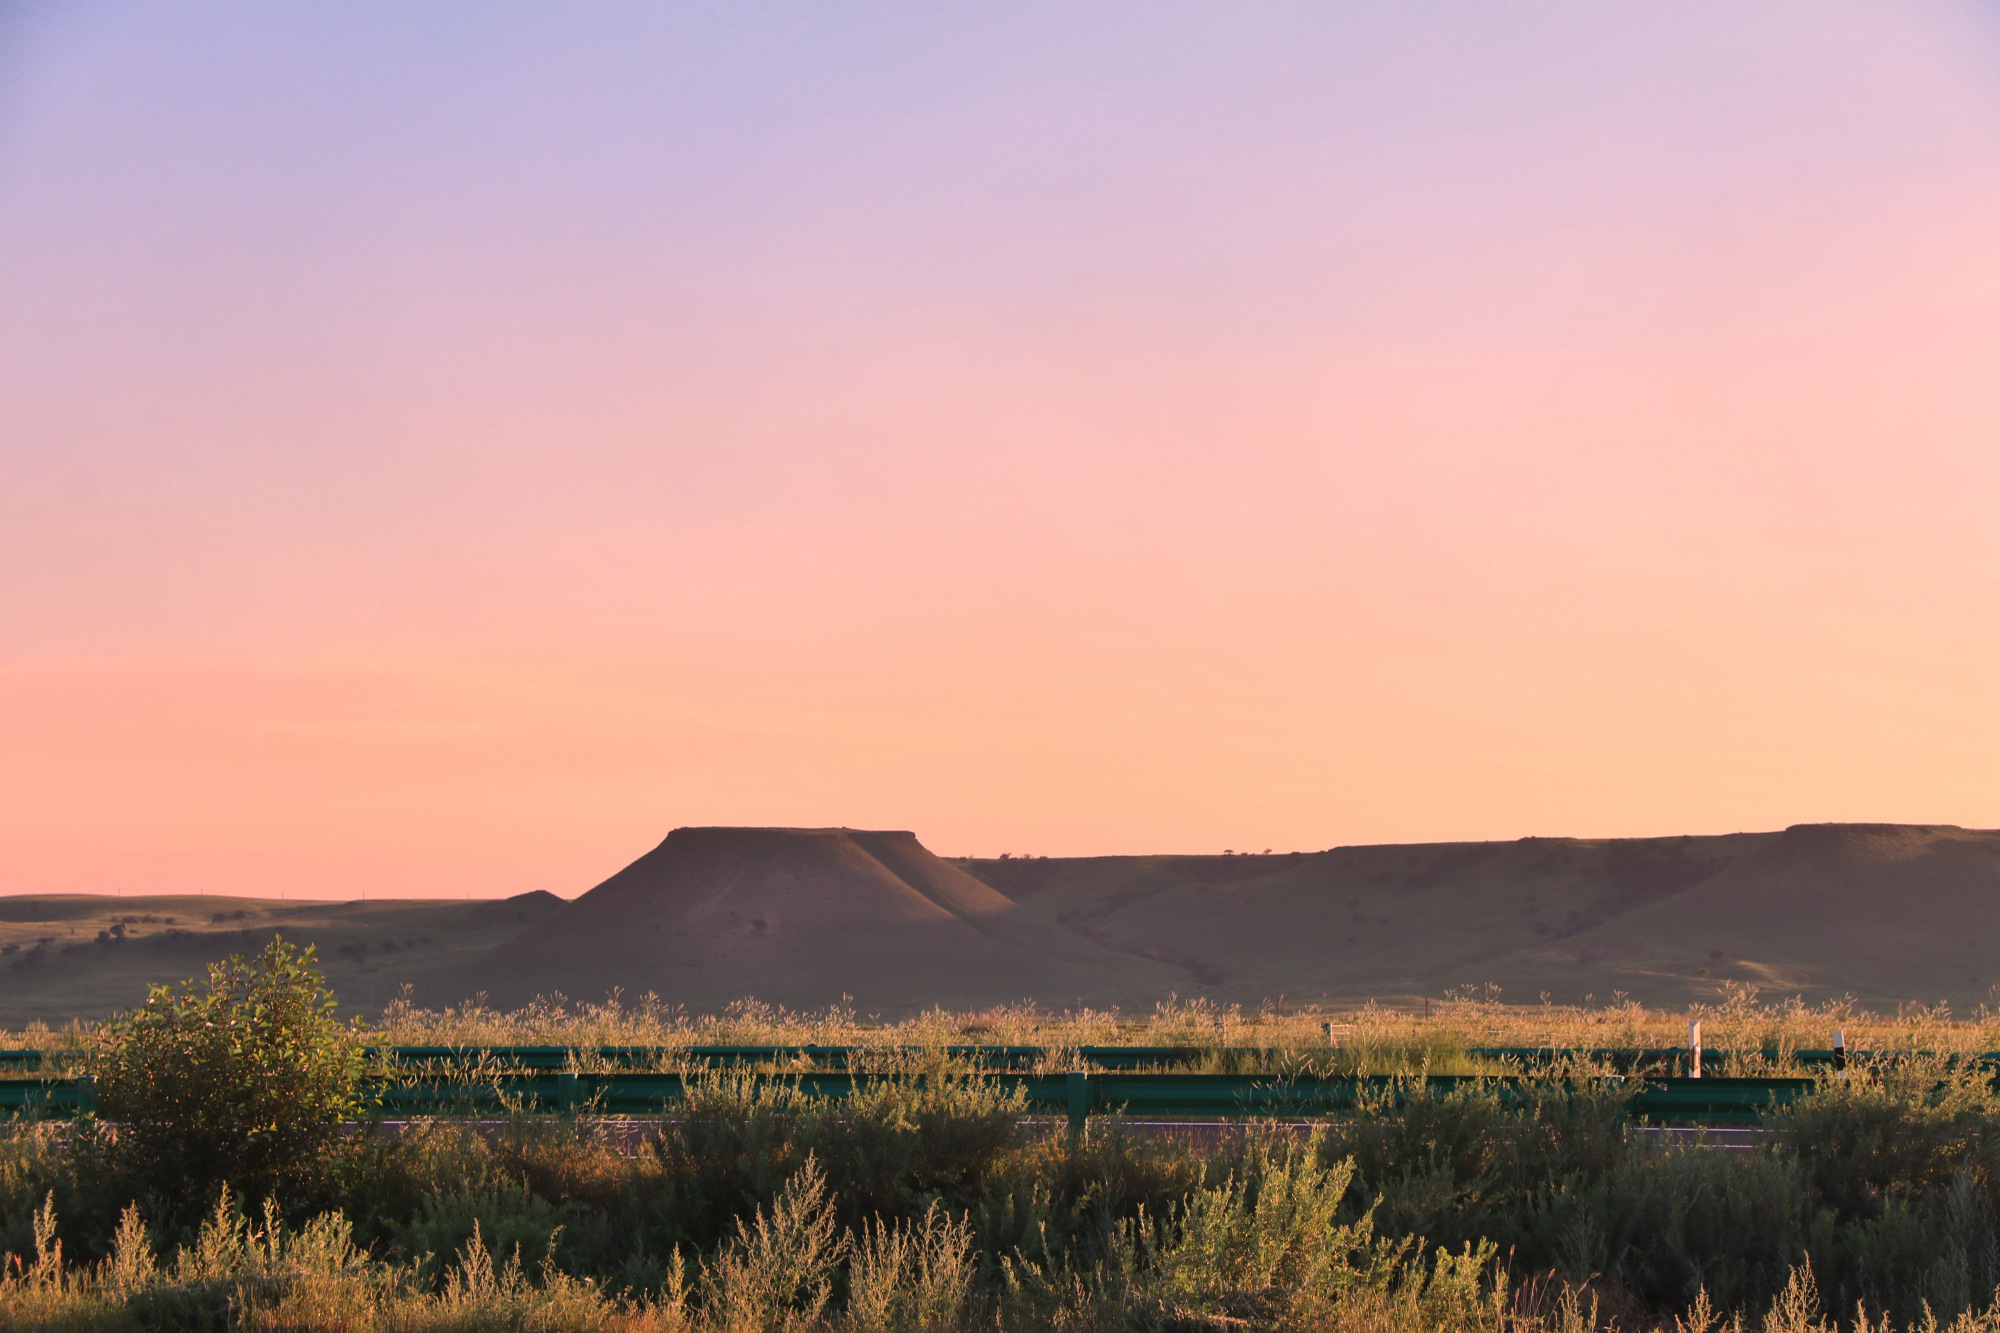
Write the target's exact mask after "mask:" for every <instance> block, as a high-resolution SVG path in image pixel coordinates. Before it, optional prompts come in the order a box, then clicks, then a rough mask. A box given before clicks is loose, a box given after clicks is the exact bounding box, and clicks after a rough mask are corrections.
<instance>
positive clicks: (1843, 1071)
mask: <svg viewBox="0 0 2000 1333" xmlns="http://www.w3.org/2000/svg"><path fill="white" fill-rule="evenodd" d="M1833 1074H1834V1077H1835V1078H1838V1079H1840V1080H1841V1081H1842V1082H1845V1081H1846V1079H1847V1034H1846V1033H1845V1032H1842V1031H1841V1030H1840V1029H1839V1028H1835V1029H1834V1030H1833Z"/></svg>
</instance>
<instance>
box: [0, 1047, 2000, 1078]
mask: <svg viewBox="0 0 2000 1333" xmlns="http://www.w3.org/2000/svg"><path fill="white" fill-rule="evenodd" d="M1329 1049H1337V1048H1328V1047H1321V1046H1297V1047H1275V1046H1270V1047H1266V1046H1227V1047H1215V1046H1081V1047H1049V1046H945V1047H942V1048H940V1047H917V1046H581V1047H579V1046H371V1047H368V1048H366V1054H367V1055H368V1057H369V1058H370V1059H372V1060H378V1061H380V1062H381V1063H383V1064H387V1065H392V1066H397V1067H415V1068H424V1069H433V1070H446V1069H470V1068H475V1067H488V1068H497V1069H520V1070H549V1071H562V1070H566V1069H571V1068H574V1067H575V1066H576V1065H578V1064H582V1063H595V1064H603V1065H609V1066H613V1067H617V1068H633V1067H636V1066H644V1065H659V1064H678V1063H685V1064H687V1065H689V1066H691V1067H698V1068H705V1069H737V1068H756V1067H759V1066H773V1067H782V1066H787V1065H800V1066H807V1065H809V1066H811V1067H813V1068H816V1069H826V1070H844V1069H847V1068H849V1067H850V1066H851V1065H852V1064H854V1063H855V1062H856V1060H857V1058H859V1059H862V1060H866V1059H867V1058H869V1057H882V1056H893V1055H905V1056H908V1055H921V1054H927V1053H936V1052H939V1051H941V1052H942V1053H943V1054H944V1055H946V1056H947V1057H949V1058H951V1059H953V1060H955V1061H959V1062H960V1063H963V1064H967V1065H972V1066H976V1067H978V1068H981V1069H991V1070H1009V1069H1011V1070H1022V1071H1026V1070H1031V1069H1033V1068H1034V1067H1035V1066H1036V1065H1038V1064H1041V1063H1043V1062H1045V1061H1047V1060H1048V1059H1049V1058H1050V1057H1052V1056H1054V1057H1060V1058H1069V1059H1076V1060H1078V1061H1080V1062H1081V1063H1082V1064H1083V1066H1084V1067H1085V1069H1087V1070H1093V1071H1098V1070H1102V1071H1141V1070H1158V1069H1161V1068H1162V1067H1165V1066H1173V1065H1186V1064H1193V1063H1196V1062H1198V1061H1202V1060H1205V1059H1207V1058H1209V1057H1210V1056H1215V1055H1221V1056H1225V1057H1231V1058H1260V1057H1261V1058H1266V1059H1278V1058H1281V1057H1285V1056H1311V1055H1316V1054H1319V1053H1322V1052H1324V1051H1326V1050H1329ZM83 1054H84V1053H83V1052H81V1051H43V1050H0V1072H4V1073H16V1074H27V1073H36V1072H39V1071H41V1070H43V1069H45V1068H50V1067H55V1066H58V1065H60V1064H62V1063H63V1062H64V1061H66V1060H78V1059H81V1058H82V1056H83ZM1465 1054H1466V1055H1467V1056H1469V1057H1470V1058H1472V1059H1475V1060H1485V1061H1490V1062H1493V1063H1497V1064H1516V1065H1519V1066H1521V1067H1522V1068H1524V1069H1534V1068H1545V1067H1547V1066H1550V1065H1554V1064H1559V1063H1562V1062H1564V1061H1569V1060H1576V1061H1585V1062H1589V1063H1592V1064H1596V1065H1598V1066H1599V1067H1602V1068H1607V1069H1612V1070H1616V1071H1619V1072H1621V1073H1632V1072H1636V1071H1641V1070H1658V1071H1661V1072H1666V1071H1669V1070H1674V1069H1679V1068H1682V1067H1684V1066H1685V1064H1686V1062H1687V1058H1688V1052H1687V1051H1686V1050H1685V1049H1684V1048H1681V1047H1672V1046H1668V1047H1657V1048H1629V1047H1627V1048H1611V1047H1605V1048H1597V1049H1578V1048H1570V1047H1559V1046H1475V1047H1471V1048H1469V1049H1467V1050H1466V1052H1465ZM1844 1054H1845V1056H1846V1058H1847V1059H1848V1060H1851V1061H1854V1062H1856V1063H1864V1062H1878V1063H1879V1062H1891V1061H1899V1060H1906V1059H1910V1058H1913V1057H1916V1058H1932V1059H1935V1058H1944V1059H1948V1060H1951V1061H1953V1062H1963V1063H1973V1064H1984V1065H1992V1066H1995V1067H1996V1068H2000V1051H1986V1052H1982V1053H1980V1054H1977V1055H1965V1056H1942V1057H1940V1056H1936V1055H1932V1054H1930V1053H1926V1052H1914V1053H1913V1052H1907V1051H1846V1052H1844ZM1781 1060H1790V1061H1795V1062H1797V1063H1798V1064H1801V1065H1805V1066H1808V1067H1814V1068H1818V1067H1829V1068H1830V1067H1834V1066H1835V1064H1836V1055H1835V1052H1834V1051H1832V1050H1790V1051H1780V1050H1778V1049H1776V1048H1767V1049H1764V1050H1758V1051H1729V1050H1707V1051H1704V1052H1703V1053H1702V1061H1703V1065H1704V1072H1707V1071H1708V1070H1711V1069H1712V1070H1714V1071H1716V1072H1718V1073H1719V1072H1721V1071H1723V1070H1725V1069H1728V1068H1731V1067H1736V1066H1741V1065H1746V1064H1750V1063H1752V1062H1753V1061H1754V1062H1755V1063H1758V1064H1765V1065H1768V1064H1774V1063H1777V1062H1779V1061H1781Z"/></svg>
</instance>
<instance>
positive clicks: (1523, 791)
mask: <svg viewBox="0 0 2000 1333" xmlns="http://www.w3.org/2000/svg"><path fill="white" fill-rule="evenodd" d="M957 8H958V9H960V10H964V7H957ZM1329 8H1330V7H1327V6H1322V5H1297V6H1284V5H1270V6H1254V7H1235V6H1231V7H1185V8H1182V7H1174V6H1158V5H1145V6H1130V7H1116V6H1099V7H1087V8H1084V9H1078V8H1076V7H1072V6H1057V5H1049V6H1042V7H1035V6H1026V7H1011V6H1010V7H1006V9H1005V11H1004V12H1003V11H1000V10H995V11H991V12H990V13H985V12H972V11H969V10H967V11H965V12H952V13H939V12H937V11H935V10H934V9H932V8H930V7H917V6H911V7H892V6H854V7H845V6H843V7H837V8H835V9H828V10H812V9H808V8H797V9H786V10H759V11H754V12H753V11H748V10H742V9H740V8H738V7H733V6H718V7H714V8H708V9H696V8H693V7H688V8H684V9H679V10H676V11H675V12H674V15H673V16H672V17H665V18H663V17H659V16H657V15H652V16H648V15H647V13H646V12H645V11H641V10H632V11H619V10H613V9H594V10H591V11H589V14H588V16H587V17H583V18H578V17H577V16H575V15H573V14H565V15H561V16H558V15H557V14H556V13H555V12H554V11H545V10H539V9H521V10H517V11H513V12H511V13H499V12H497V11H494V10H491V9H489V8H488V7H484V6H467V7H464V8H461V9H454V8H449V7H437V8H433V9H431V10H429V11H427V12H426V16H424V17H412V16H411V14H410V13H409V12H407V7H390V6H384V7H377V8H372V9H371V8H366V7H359V8H349V7H341V8H340V9H339V10H338V11H332V10H324V9H315V8H310V7H297V8H284V7H276V6H264V7H255V8H234V9H220V8H219V9H214V10H202V9H198V8H194V9H191V8H189V7H185V6H160V7H137V8H132V7H123V6H107V7H101V8H97V9H94V10H91V11H88V12H83V11H77V10H72V9H71V8H69V7H64V6H52V7H49V8H47V9H36V8H33V7H29V8H26V9H21V10H14V11H4V12H0V893H24V892H43V891H86V892H113V891H121V892H125V893H138V892H163V891H175V892H179V891H192V890H197V889H199V890H203V891H207V892H211V893H224V892H231V893H248V894H276V893H278V892H280V891H283V892H287V893H291V894H297V895H314V896H329V897H352V896H356V895H358V894H359V893H361V892H364V891H365V892H367V893H369V894H371V895H373V894H448V895H459V894H473V895H485V894H503V893H515V892H521V891H524V890H527V889H536V888H542V889H549V890H552V891H554V892H557V893H561V894H565V895H572V894H575V893H577V892H580V891H582V890H583V889H585V888H587V887H589V886H590V885H591V884H592V883H594V882H596V881H597V880H598V879H600V878H602V877H603V876H604V875H605V874H607V873H609V872H610V871H612V870H614V869H616V868H617V867H618V866H619V865H621V864H623V863H624V862H626V861H628V860H630V859H631V858H632V857H634V856H636V855H637V854H639V853H640V852H641V851H643V850H645V849H646V848H647V847H649V846H650V845H652V844H653V843H654V842H656V841H658V839H659V838H660V837H661V836H662V835H664V834H665V832H666V831H667V830H668V829H670V828H673V827H675V826H677V825H682V824H804V825H821V824H848V825H855V826H865V827H897V828H911V829H915V830H916V831H917V832H918V834H919V836H921V837H922V838H923V839H924V840H925V842H926V843H927V845H929V846H931V847H932V848H933V849H935V850H937V851H940V852H943V853H947V854H981V855H992V854H996V853H999V852H1001V851H1012V852H1015V853H1022V852H1032V853H1039V854H1048V855H1064V854H1070V855H1074V854H1086V853H1096V852H1105V853H1111V852H1143V851H1220V850H1222V849H1223V848H1225V847H1229V848H1235V849H1238V850H1243V849H1260V850H1261V849H1262V848H1264V847H1273V848H1277V849H1280V850H1291V849H1294V848H1301V849H1316V848H1321V847H1327V846H1332V845H1335V844H1339V843H1352V842H1381V841H1405V840H1452V839H1477V838H1514V837H1519V836H1522V835H1525V834H1545V835H1547V834H1571V835H1578V836H1612V835H1643V834H1670V833H1683V832H1695V833H1704V832H1724V831H1729V830H1734V829H1745V828H1774V827H1780V826H1783V825H1785V824H1788V823H1794V822H1799V821H1811V820H1895V821H1914V822H1943V823H1960V824H1966V825H1974V826H1987V827H1990V826H1994V825H2000V521H1996V519H1995V517H1994V516H1995V514H1996V512H2000V22H1996V21H1995V20H1994V19H1993V17H1992V15H1991V11H1990V10H1981V9H1979V8H1977V7H1974V6H1970V5H1965V6H1957V5H1923V4H1911V5H1899V6H1880V5H1869V4H1854V5H1838V4H1834V5H1829V4H1818V3H1815V4H1795V5H1784V4H1774V5H1760V6H1744V5H1740V4H1714V5H1708V6H1675V7H1672V8H1671V9H1670V10H1669V9H1649V8H1646V7H1639V6H1606V5H1599V4H1581V3H1579V4H1574V5H1562V4H1551V5H1544V6H1534V7H1507V8H1505V9H1504V10H1495V9H1494V8H1493V7H1491V6H1483V5H1465V6H1421V5H1411V6H1400V5H1399V6H1394V7H1388V8H1387V9H1385V11H1384V12H1383V13H1381V14H1377V15H1374V16H1372V17H1370V16H1357V15H1352V14H1350V15H1347V16H1344V17H1343V16H1340V15H1338V14H1334V15H1329V14H1328V13H1327V12H1326V11H1327V10H1328V9H1329Z"/></svg>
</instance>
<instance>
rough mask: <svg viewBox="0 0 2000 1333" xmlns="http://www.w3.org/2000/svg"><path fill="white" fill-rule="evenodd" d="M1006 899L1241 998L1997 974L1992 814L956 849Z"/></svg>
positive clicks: (1961, 996) (1809, 987)
mask: <svg viewBox="0 0 2000 1333" xmlns="http://www.w3.org/2000/svg"><path fill="white" fill-rule="evenodd" d="M959 864H961V865H964V866H965V867H966V868H967V869H968V870H970V871H971V872H972V873H974V874H976V875H978V876H980V877H981V878H983V879H985V880H986V881H987V882H989V883H991V884H993V885H994V886H995V887H996V888H998V889H1000V890H1001V891H1002V892H1004V893H1006V894H1007V895H1008V896H1010V897H1012V898H1014V899H1015V900H1016V901H1018V902H1019V903H1020V904H1021V906H1022V907H1023V908H1024V909H1026V910H1027V911H1030V912H1032V913H1033V914H1035V915H1037V916H1039V917H1041V918H1042V919H1043V920H1046V921H1050V922H1053V923H1061V924H1065V925H1067V926H1068V927H1069V928H1071V929H1073V930H1076V931H1078V932H1080V933H1083V934H1085V935H1087V936H1089V937H1090V938H1091V939H1093V940H1096V941H1098V942H1100V943H1102V944H1104V945H1105V946H1106V947H1108V948H1113V949H1117V950H1120V951H1123V952H1128V953H1132V954H1135V955H1139V956H1144V957H1149V958H1154V959H1159V960H1163V961H1167V962H1170V963H1172V964H1174V965H1175V966H1178V967H1179V968H1181V969H1182V970H1183V972H1184V975H1185V978H1186V982H1187V983H1188V984H1187V985H1186V986H1185V987H1184V992H1183V993H1187V991H1189V990H1192V991H1194V992H1195V993H1201V994H1208V995H1212V996H1215V997H1217V998H1221V999H1228V1000H1240V1001H1243V1002H1246V1003H1251V1002H1255V1001H1257V1000H1261V999H1264V998H1267V997H1275V996H1277V995H1279V994H1283V995H1286V996H1289V997H1291V998H1293V999H1297V1000H1311V999H1318V998H1321V997H1327V998H1332V999H1337V1000H1353V999H1366V998H1369V997H1371V996H1375V997H1381V998H1384V999H1389V998H1403V997H1414V996H1424V995H1431V996H1435V995H1438V994H1440V993H1442V992H1443V991H1444V990H1446V989H1449V988H1456V987H1466V986H1476V985H1480V984H1484V983H1493V984H1497V985H1499V986H1501V987H1502V998H1505V999H1510V1000H1517V1001H1529V1002H1532V1001H1534V1000H1535V999H1536V998H1537V997H1538V996H1540V995H1541V994H1543V993H1544V992H1546V993H1548V994H1549V995H1550V996H1551V998H1554V999H1557V1000H1561V1001H1574V1000H1578V999H1581V998H1583V997H1584V996H1585V995H1592V994H1594V995H1595V996H1597V997H1598V998H1599V999H1609V998H1610V997H1611V995H1612V994H1613V992H1614V991H1624V992H1626V993H1629V994H1631V995H1634V996H1636V997H1638V998H1640V999H1642V1000H1645V1001H1647V1002H1650V1003H1663V1004H1672V1003H1677V1002H1681V1001H1684V1000H1688V999H1700V998H1711V997H1713V996H1714V995H1715V994H1716V993H1718V992H1719V991H1720V990H1721V989H1722V988H1723V987H1724V986H1726V985H1728V984H1730V983H1732V982H1734V983H1751V984H1755V985H1758V986H1760V987H1763V988H1764V989H1765V991H1766V992H1767V993H1782V994H1803V995H1805V996H1807V997H1808V998H1812V999H1827V998H1832V997H1835V996H1838V995H1841V994H1849V993H1851V994H1852V995H1854V996H1855V997H1856V998H1857V999H1860V1000H1862V1001H1863V1002H1865V1003H1869V1004H1874V1005H1892V1004H1895V1003H1898V1002H1901V1001H1905V1000H1918V1001H1925V1002H1935V1001H1937V1000H1939V999H1947V1000H1949V1001H1950V1002H1951V1003H1952V1004H1953V1005H1954V1006H1956V1007H1958V1008H1961V1009H1965V1008H1968V1007H1970V1006H1974V1005H1977V1004H1979V1003H1982V1002H1985V1001H1986V1000H1987V999H1988V998H1989V991H1990V989H1991V988H1992V987H1993V986H1995V985H1996V984H2000V949H1996V948H1995V946H1996V945H2000V833H1996V832H1991V831H1977V830H1967V829H1958V828H1948V827H1925V826H1910V825H1800V826H1796V827H1794V828H1791V829H1787V830H1785V831H1784V832H1783V833H1747V834H1731V835H1726V836H1721V837H1683V838H1633V839H1601V840H1582V839H1573V838H1527V839H1522V840H1521V841H1519V842H1506V843H1441V844H1423V845H1403V846H1395V845H1391V846H1379V847H1341V848H1335V849H1333V850H1331V851H1327V852H1318V853H1312V854H1306V855H1290V856H1234V857H1222V856H1215V857H1186V856H1159V857H1105V858H1092V859H1076V860H1040V859H1036V860H1008V861H986V860H980V861H962V862H960V863H959Z"/></svg>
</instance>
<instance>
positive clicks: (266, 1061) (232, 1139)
mask: <svg viewBox="0 0 2000 1333" xmlns="http://www.w3.org/2000/svg"><path fill="white" fill-rule="evenodd" d="M313 959H314V953H313V950H312V949H311V948H307V949H306V950H304V951H303V952H300V951H299V950H296V949H293V948H292V947H290V946H289V945H287V944H285V943H284V942H283V941H282V940H279V939H273V940H272V941H271V943H270V944H269V945H268V946H267V947H266V948H265V949H264V950H263V951H262V952H261V953H259V954H258V955H257V956H256V957H255V958H253V959H250V960H249V961H247V962H246V961H245V960H244V959H242V958H240V957H232V958H229V959H228V960H226V961H224V962H220V963H213V964H210V966H209V969H208V977H207V980H206V981H205V982H203V981H196V980H190V981H186V982H183V983H182V984H181V985H180V986H179V987H172V986H155V987H153V988H152V991H151V993H150V994H149V995H147V997H146V1002H145V1003H144V1004H143V1005H141V1006H140V1007H139V1008H137V1009H133V1010H127V1011H126V1012H125V1013H123V1014H122V1015H120V1016H119V1017H118V1018H116V1019H114V1020H113V1021H112V1022H110V1023H109V1024H107V1025H106V1027H105V1029H104V1032H103V1035H102V1047H101V1049H100V1053H99V1057H98V1060H97V1101H98V1111H99V1114H100V1115H101V1116H102V1117H103V1119H104V1120H105V1121H108V1122H110V1123H112V1124H113V1125H115V1126H116V1127H117V1128H116V1144H117V1153H116V1156H117V1159H118V1161H119V1163H120V1164H121V1165H122V1166H123V1168H124V1171H125V1173H126V1176H127V1180H128V1182H129V1184H130V1186H131V1188H132V1190H133V1192H134V1194H136V1195H138V1196H140V1197H141V1198H142V1199H143V1200H144V1203H145V1206H146V1211H147V1212H148V1214H149V1215H151V1216H154V1217H155V1218H157V1219H159V1220H161V1221H166V1222H169V1223H174V1222H185V1221H186V1220H188V1218H189V1217H191V1216H199V1215H200V1214H201V1213H202V1212H205V1211H206V1210H207V1206H208V1204H209V1203H210V1202H211V1201H212V1200H213V1199H214V1197H215V1195H216V1192H217V1190H218V1189H219V1188H220V1187H221V1186H222V1185H224V1184H225V1183H226V1184H228V1185H230V1186H231V1187H232V1188H233V1189H234V1190H235V1191H236V1193H237V1194H238V1196H239V1197H244V1198H250V1199H263V1198H268V1197H272V1196H274V1195H277V1196H282V1197H284V1198H285V1200H286V1201H287V1202H288V1203H292V1202H297V1203H305V1202H307V1200H305V1199H303V1198H295V1197H294V1196H295V1195H299V1194H303V1193H310V1192H312V1191H314V1190H316V1189H317V1187H318V1186H319V1184H320V1181H321V1178H322V1176H323V1173H324V1169H325V1166H326V1160H327V1149H328V1148H329V1147H330V1146H331V1144H332V1142H333V1140H334V1138H335V1136H336V1134H337V1132H338V1128H339V1125H340V1122H341V1121H342V1120H343V1119H346V1118H348V1117H349V1116H351V1115H352V1114H353V1113H354V1111H355V1108H356V1088H357V1085H358V1083H359V1080H360V1076H361V1066H362V1055H361V1041H360V1038H359V1036H358V1035H357V1034H356V1033H355V1032H354V1031H353V1030H352V1029H350V1028H349V1027H347V1026H345V1025H344V1024H342V1023H341V1022H340V1020H339V1019H338V1018H337V1017H336V1015H335V1000H334V996H333V993H332V992H331V991H329V990H328V989H327V988H326V985H325V983H324V981H323V979H322V978H321V976H320V974H319V972H318V970H317V969H316V968H315V967H314V966H313Z"/></svg>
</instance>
